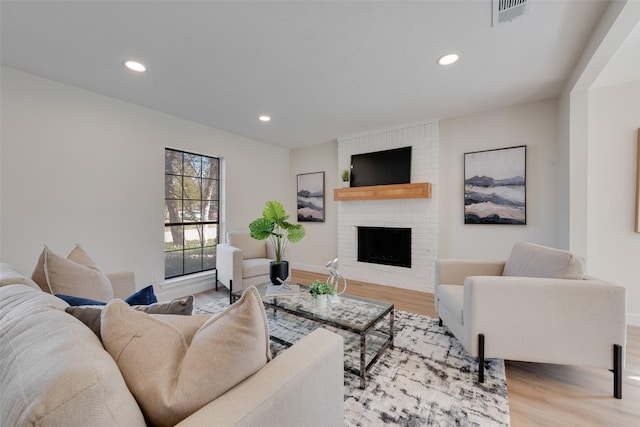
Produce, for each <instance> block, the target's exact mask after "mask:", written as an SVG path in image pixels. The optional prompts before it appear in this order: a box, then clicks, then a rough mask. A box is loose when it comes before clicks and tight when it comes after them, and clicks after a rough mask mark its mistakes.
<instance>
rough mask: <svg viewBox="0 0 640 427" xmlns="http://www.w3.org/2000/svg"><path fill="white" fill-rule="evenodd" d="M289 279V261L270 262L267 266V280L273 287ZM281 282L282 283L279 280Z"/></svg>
mask: <svg viewBox="0 0 640 427" xmlns="http://www.w3.org/2000/svg"><path fill="white" fill-rule="evenodd" d="M287 277H289V261H282V262H280V263H278V262H276V261H271V264H270V265H269V279H271V283H273V284H274V285H282V282H284V281H285V280H286V278H287ZM278 279H280V280H282V282H281V281H280V280H278Z"/></svg>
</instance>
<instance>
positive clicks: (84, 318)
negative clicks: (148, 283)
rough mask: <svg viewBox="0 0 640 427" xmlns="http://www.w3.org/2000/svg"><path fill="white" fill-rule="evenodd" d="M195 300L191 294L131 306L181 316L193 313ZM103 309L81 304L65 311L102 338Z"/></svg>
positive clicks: (154, 312)
mask: <svg viewBox="0 0 640 427" xmlns="http://www.w3.org/2000/svg"><path fill="white" fill-rule="evenodd" d="M193 301H194V297H193V295H191V296H188V297H186V298H180V299H175V300H173V301H168V302H157V303H154V304H149V305H131V308H133V309H134V310H139V311H144V312H145V313H149V314H178V315H181V316H189V315H191V314H192V313H193ZM103 309H104V306H100V305H80V306H71V307H67V308H66V309H65V311H66V312H67V313H69V314H71V315H72V316H74V317H76V318H78V320H80V321H81V322H82V323H84V324H85V325H87V326H88V327H89V329H91V330H92V331H93V333H94V334H96V335H97V336H98V338H100V339H102V336H101V335H100V324H101V321H100V320H101V317H102V310H103Z"/></svg>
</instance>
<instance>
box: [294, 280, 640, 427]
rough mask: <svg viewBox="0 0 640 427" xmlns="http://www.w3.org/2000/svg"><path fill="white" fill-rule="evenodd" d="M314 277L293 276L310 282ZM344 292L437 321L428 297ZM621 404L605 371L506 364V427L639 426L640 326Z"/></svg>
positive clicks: (355, 288) (379, 289)
mask: <svg viewBox="0 0 640 427" xmlns="http://www.w3.org/2000/svg"><path fill="white" fill-rule="evenodd" d="M318 276H319V275H318V274H316V273H310V272H305V271H301V270H293V271H292V280H293V281H296V282H299V283H310V282H311V281H313V280H314V279H318V278H320V279H324V277H318ZM347 293H348V294H353V295H359V296H363V297H367V298H372V299H377V300H381V301H387V302H391V303H393V304H394V306H395V308H396V309H397V310H403V311H409V312H413V313H417V314H422V315H425V316H431V317H437V314H436V312H435V307H434V304H433V294H430V293H424V292H416V291H410V290H404V289H397V288H391V287H388V286H380V285H374V284H369V283H363V282H357V281H353V280H349V281H348V287H347ZM625 363H626V366H625V370H624V375H623V378H624V379H623V385H622V399H615V398H614V397H613V375H612V374H611V373H610V372H609V371H606V370H604V369H594V368H586V367H577V366H565V365H551V364H543V363H526V362H514V361H506V362H505V365H506V375H507V391H508V393H509V407H510V414H511V425H512V426H514V427H519V426H640V327H634V326H628V327H627V349H626V362H625Z"/></svg>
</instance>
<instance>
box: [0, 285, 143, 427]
mask: <svg viewBox="0 0 640 427" xmlns="http://www.w3.org/2000/svg"><path fill="white" fill-rule="evenodd" d="M66 305H67V304H66V303H65V302H64V301H62V300H60V299H58V298H56V297H54V296H53V295H49V294H46V293H44V292H42V291H41V290H39V289H38V290H36V289H33V288H30V287H27V286H24V285H8V286H4V287H2V288H0V329H1V330H2V333H1V334H0V372H2V375H0V390H2V392H1V395H2V397H1V399H0V408H1V410H0V425H2V426H26V425H32V426H64V425H70V422H72V421H74V422H81V423H82V425H87V426H144V425H145V421H144V417H143V416H142V412H141V411H140V409H139V407H138V405H137V403H136V401H135V399H134V398H133V396H132V395H131V393H130V391H129V390H128V389H127V386H126V384H125V382H124V379H123V378H122V375H121V374H120V371H119V370H118V367H117V365H116V364H115V362H114V361H113V359H112V358H111V356H110V355H109V354H108V353H107V352H106V351H105V350H104V348H103V347H102V344H101V343H100V340H98V338H96V336H95V334H93V333H92V332H91V331H90V330H89V328H87V327H86V326H85V325H83V324H82V322H80V321H79V320H78V319H76V318H74V317H73V316H69V315H68V314H66V313H65V312H64V307H65V306H66Z"/></svg>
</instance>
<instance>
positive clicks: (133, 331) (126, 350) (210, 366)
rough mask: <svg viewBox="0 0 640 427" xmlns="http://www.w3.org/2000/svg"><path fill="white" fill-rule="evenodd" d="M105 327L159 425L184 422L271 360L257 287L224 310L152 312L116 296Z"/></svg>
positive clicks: (111, 347)
mask: <svg viewBox="0 0 640 427" xmlns="http://www.w3.org/2000/svg"><path fill="white" fill-rule="evenodd" d="M101 333H102V342H103V345H104V347H105V348H106V349H107V351H108V352H109V353H110V354H111V356H112V357H113V358H114V360H115V361H116V363H117V364H118V367H119V368H120V371H121V372H122V375H123V376H124V379H125V382H126V383H127V386H128V387H129V390H131V393H132V394H133V395H134V396H135V398H136V400H137V401H138V404H139V405H140V407H141V408H142V411H143V413H144V414H145V417H146V418H147V419H148V420H149V421H150V424H153V425H154V426H173V425H175V424H177V423H179V422H180V421H181V420H183V419H185V418H186V417H188V416H189V415H191V414H192V413H194V412H196V411H197V410H198V409H200V408H202V407H203V406H205V405H206V404H207V403H209V402H211V401H213V400H214V399H216V398H217V397H218V396H220V395H222V394H223V393H224V392H226V391H227V390H229V389H231V388H233V387H234V386H235V385H236V384H238V383H240V382H241V381H242V380H244V379H245V378H247V377H248V376H250V375H252V374H253V373H255V372H257V371H258V370H260V369H261V368H262V367H263V366H264V365H265V364H266V363H267V362H268V361H269V360H270V359H271V350H270V348H269V329H268V323H267V316H266V313H265V311H264V306H263V304H262V300H261V299H260V295H259V294H258V291H257V290H256V289H255V287H250V288H248V289H247V290H246V291H245V293H244V295H243V296H242V298H240V300H239V301H238V302H236V303H235V304H233V305H231V306H230V307H229V308H227V309H226V310H225V311H223V312H222V313H220V314H218V315H216V316H208V315H193V316H177V315H162V314H158V315H150V314H147V313H144V312H141V311H135V310H133V309H131V308H130V307H129V306H128V305H127V304H126V303H124V302H123V301H122V300H119V299H115V300H113V301H111V302H110V303H109V304H108V305H107V307H106V308H105V309H104V311H103V313H102V326H101ZM212 422H214V423H215V420H212Z"/></svg>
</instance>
